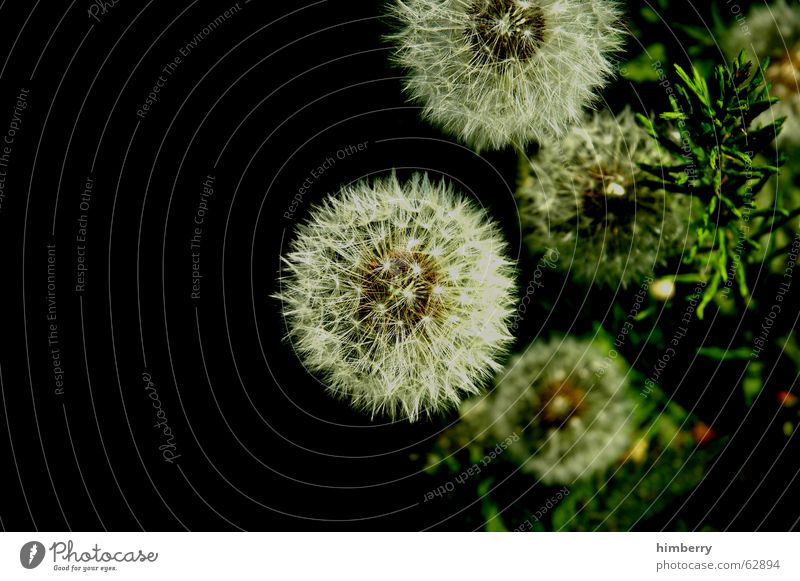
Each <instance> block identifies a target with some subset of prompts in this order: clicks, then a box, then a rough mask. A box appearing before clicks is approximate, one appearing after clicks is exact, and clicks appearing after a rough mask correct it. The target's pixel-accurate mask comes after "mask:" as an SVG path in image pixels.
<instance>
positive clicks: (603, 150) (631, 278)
mask: <svg viewBox="0 0 800 581" xmlns="http://www.w3.org/2000/svg"><path fill="white" fill-rule="evenodd" d="M666 161H667V159H666V156H665V153H664V152H663V150H660V149H659V146H658V144H657V142H656V141H655V140H654V139H652V138H651V137H650V136H649V135H648V134H647V133H646V132H645V130H644V129H643V128H641V127H640V126H639V125H638V124H637V123H636V119H635V118H634V115H633V113H632V112H631V111H630V110H629V109H625V110H624V111H623V112H622V113H621V114H620V115H619V116H617V117H614V116H613V115H612V114H610V113H608V112H607V111H603V112H600V113H595V114H593V115H592V116H591V117H590V118H589V119H588V120H587V121H586V122H585V123H584V125H583V126H576V127H573V128H572V129H571V130H570V131H569V133H567V135H566V136H565V137H564V139H563V140H562V141H561V142H560V143H553V144H547V145H543V146H542V147H541V148H540V150H539V152H538V153H537V154H536V155H535V156H534V157H533V158H532V159H531V160H530V167H531V170H532V171H531V175H530V176H529V177H527V178H525V179H524V180H523V181H522V183H521V184H520V187H519V189H518V191H517V196H518V199H519V206H520V213H521V219H522V223H523V225H524V226H525V228H526V229H527V232H528V235H527V238H526V241H527V243H528V245H529V246H530V247H531V249H532V250H533V251H534V252H540V251H542V250H543V249H545V248H555V249H557V250H558V252H559V254H560V255H561V256H562V257H573V259H572V260H571V261H570V260H562V261H561V262H560V263H559V264H560V265H561V266H562V267H564V268H569V269H570V271H571V272H572V276H573V278H574V280H576V281H577V282H581V283H589V282H591V281H592V280H594V281H595V282H597V283H598V284H602V285H609V286H613V287H616V286H617V285H620V284H621V285H622V286H627V285H628V283H630V282H633V283H634V284H638V283H639V282H640V281H641V280H642V279H643V278H644V277H646V276H647V275H649V274H651V273H652V271H653V269H654V267H656V266H657V265H658V264H660V263H662V262H663V261H664V259H665V258H666V257H667V256H668V255H669V254H671V253H674V252H676V251H677V252H680V249H681V246H682V240H683V238H684V237H685V236H686V235H687V232H688V231H689V222H690V211H689V210H690V207H691V200H690V198H689V197H687V196H680V195H673V194H666V193H665V192H664V191H663V190H661V189H658V187H656V186H655V185H652V182H651V183H646V182H645V176H644V174H643V172H642V171H641V169H640V168H639V166H638V165H637V164H638V163H647V164H650V165H654V166H659V165H661V163H662V162H666Z"/></svg>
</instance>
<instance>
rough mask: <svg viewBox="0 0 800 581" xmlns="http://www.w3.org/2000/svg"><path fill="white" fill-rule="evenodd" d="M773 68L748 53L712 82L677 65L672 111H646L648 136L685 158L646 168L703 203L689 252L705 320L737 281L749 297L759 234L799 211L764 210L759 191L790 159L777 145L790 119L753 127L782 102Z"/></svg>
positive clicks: (671, 94) (671, 89)
mask: <svg viewBox="0 0 800 581" xmlns="http://www.w3.org/2000/svg"><path fill="white" fill-rule="evenodd" d="M767 65H768V61H765V62H764V64H763V65H762V66H761V68H757V69H756V70H755V71H754V72H752V71H751V69H752V68H753V67H752V63H750V62H749V61H748V60H747V59H746V57H745V53H744V52H742V53H740V54H739V57H738V58H737V59H736V60H735V61H734V62H733V63H732V64H731V67H730V68H727V67H726V66H724V65H718V66H717V67H716V68H715V69H714V75H713V79H712V80H711V82H708V81H707V80H706V79H705V78H704V76H703V75H702V74H701V73H700V71H698V70H697V69H696V68H692V70H691V74H689V73H687V72H686V71H685V70H684V69H683V68H681V67H680V66H678V65H675V72H676V74H677V77H678V79H677V80H676V82H675V84H674V87H673V86H672V85H671V84H669V83H668V84H667V85H666V90H667V91H668V93H669V100H670V105H671V110H670V111H666V112H663V113H661V114H660V115H659V116H658V118H657V119H650V118H647V117H645V116H643V115H638V119H639V122H640V123H641V124H642V125H643V126H644V127H645V129H646V130H647V131H648V133H649V134H650V135H651V136H652V137H653V138H654V139H656V140H657V141H658V142H659V143H660V144H661V146H662V147H664V148H665V150H667V151H669V152H670V153H672V154H674V156H675V157H676V160H677V161H676V162H675V163H673V164H671V165H662V166H648V165H643V166H642V168H643V169H644V170H645V171H646V172H647V173H649V174H650V176H651V177H652V179H653V180H654V181H655V183H656V184H661V186H662V187H663V188H664V189H665V190H666V191H669V192H674V193H681V194H689V195H691V196H692V197H693V198H694V199H695V200H697V201H699V204H700V215H699V218H698V219H697V228H696V238H695V239H694V241H693V243H692V245H691V247H690V248H689V252H688V254H687V256H686V257H685V262H686V263H687V264H689V265H692V266H694V267H697V268H698V270H699V271H700V273H699V274H700V275H701V276H702V277H703V279H705V280H706V282H707V284H706V287H705V290H704V292H703V296H702V300H701V301H700V304H699V306H698V308H697V310H696V312H697V315H698V317H699V318H702V317H703V313H704V310H705V308H706V306H707V305H708V304H709V303H710V302H711V301H712V300H713V299H714V297H715V295H716V294H717V291H718V290H720V287H721V285H723V284H725V283H728V282H729V280H731V279H735V280H736V282H737V288H738V291H739V293H740V295H741V296H742V297H743V298H745V299H746V298H747V297H749V293H750V291H749V288H748V285H747V278H746V273H745V267H746V265H747V264H748V263H749V262H750V261H751V259H752V258H753V257H757V256H760V253H759V251H760V249H761V244H760V242H759V238H761V237H762V236H763V235H764V234H765V233H767V232H771V231H773V230H774V229H776V228H779V227H781V226H782V225H784V224H786V223H788V222H789V221H790V220H791V219H792V217H793V216H795V215H797V210H795V211H794V212H789V211H787V210H785V209H783V208H761V209H759V208H756V200H755V198H756V195H757V194H758V192H760V191H761V190H762V189H763V188H764V186H765V185H766V184H767V183H768V182H769V180H770V178H772V176H774V175H775V174H777V173H778V171H779V166H780V165H781V164H782V162H783V159H782V157H781V156H779V155H777V154H776V151H775V148H774V146H773V142H774V140H775V137H776V136H777V135H778V133H779V132H780V130H781V125H782V123H783V121H784V119H783V118H781V119H777V120H776V121H775V123H774V124H769V125H767V126H764V127H752V125H753V121H754V120H755V119H756V117H758V116H759V115H761V114H762V113H763V112H764V111H766V110H768V109H769V108H770V107H771V106H772V104H773V103H775V102H776V101H777V98H774V97H770V96H769V84H768V83H767V82H766V81H765V79H764V72H763V71H764V70H765V69H766V67H767ZM762 160H766V161H765V162H762ZM756 222H758V225H757V227H756V226H755V225H754V224H755V223H756ZM731 282H732V281H731Z"/></svg>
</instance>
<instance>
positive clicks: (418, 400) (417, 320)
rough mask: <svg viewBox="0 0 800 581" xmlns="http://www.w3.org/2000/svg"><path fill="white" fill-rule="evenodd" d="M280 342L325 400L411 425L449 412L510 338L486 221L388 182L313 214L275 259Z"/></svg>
mask: <svg viewBox="0 0 800 581" xmlns="http://www.w3.org/2000/svg"><path fill="white" fill-rule="evenodd" d="M283 262H284V272H283V273H282V276H281V281H280V282H281V290H280V293H279V295H278V296H279V298H280V299H282V301H283V306H284V313H285V316H286V319H287V323H288V327H289V334H290V339H291V341H292V343H293V345H294V347H295V349H296V350H297V352H298V353H299V354H300V355H301V357H302V359H303V360H304V362H305V364H306V365H307V366H308V368H309V369H310V370H311V371H314V372H316V373H318V374H319V375H320V376H321V377H322V378H323V379H324V382H325V383H326V385H327V387H328V388H329V389H330V391H332V392H333V393H334V394H336V395H338V396H341V397H343V398H347V399H349V400H350V401H351V402H352V404H353V405H354V406H355V407H357V408H360V409H365V410H367V411H369V412H370V413H371V414H373V415H374V414H376V413H378V412H385V413H387V414H389V415H390V416H391V417H404V418H408V419H409V420H411V421H414V420H416V419H417V418H418V416H419V415H420V414H426V415H429V414H431V413H434V412H440V411H443V410H445V409H447V408H449V407H453V406H456V405H457V404H458V403H459V402H460V401H461V399H462V398H463V397H464V396H465V395H467V394H474V393H477V392H479V391H480V387H481V384H482V383H483V382H484V381H485V380H486V379H487V378H488V377H490V376H491V375H492V374H493V373H494V372H495V371H496V370H497V369H498V367H499V366H498V363H497V359H498V357H499V356H501V355H502V354H503V352H504V350H505V348H506V346H507V344H508V342H509V341H510V340H511V336H510V335H509V331H508V319H509V318H510V316H511V312H512V303H513V299H512V293H513V291H514V282H513V270H512V265H511V263H510V262H509V261H508V260H507V258H506V243H505V242H504V240H503V238H502V236H501V233H500V231H499V229H498V227H497V225H496V224H495V223H493V222H491V221H489V220H488V219H487V217H486V214H485V213H484V212H483V211H482V210H481V209H479V208H477V207H476V206H474V205H473V204H472V203H470V202H468V201H467V200H466V199H464V198H462V197H460V196H459V195H457V194H456V193H454V191H453V189H452V188H451V187H450V186H448V185H447V184H445V183H444V182H441V183H432V182H431V181H429V179H428V177H427V176H423V175H415V176H414V177H413V178H412V179H411V180H410V181H409V182H408V183H406V184H401V183H400V182H399V181H398V180H397V178H396V177H395V176H394V175H392V176H391V177H389V178H386V179H382V180H377V181H375V182H373V183H367V182H359V183H357V184H355V185H352V186H348V187H345V188H344V189H343V190H342V191H341V192H339V194H338V195H335V196H331V197H329V198H328V199H327V200H325V201H324V202H323V203H322V204H321V205H319V206H317V207H315V208H314V209H313V210H312V212H311V216H310V218H309V220H308V221H307V222H306V223H305V224H303V225H301V226H299V227H298V229H297V233H296V238H295V240H294V241H293V242H292V244H291V247H290V250H289V252H288V254H287V255H286V257H285V258H284V261H283Z"/></svg>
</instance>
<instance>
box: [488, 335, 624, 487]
mask: <svg viewBox="0 0 800 581" xmlns="http://www.w3.org/2000/svg"><path fill="white" fill-rule="evenodd" d="M627 372H628V369H627V366H626V365H625V364H624V363H623V362H622V361H621V360H620V357H619V356H617V357H615V358H613V359H612V358H610V357H609V356H608V354H607V353H606V352H605V351H603V350H601V349H600V348H599V347H597V346H595V345H593V344H592V343H591V342H589V341H583V340H578V339H575V338H573V337H556V338H554V339H552V340H551V341H550V342H548V343H544V342H541V343H540V342H537V343H535V344H533V345H531V346H530V347H529V348H528V350H527V351H526V352H525V353H523V354H522V355H518V356H516V357H514V358H513V359H512V360H511V361H510V363H509V364H508V366H507V368H506V370H505V371H504V372H503V373H502V374H500V375H498V381H497V387H496V388H495V391H494V393H493V394H492V398H491V400H490V401H491V404H490V405H491V408H492V415H493V416H494V419H495V423H494V426H493V428H492V429H493V431H494V436H495V438H496V439H497V440H502V439H503V438H506V437H508V436H509V435H510V434H516V435H518V436H519V439H518V440H517V441H516V442H514V443H513V444H511V445H510V446H509V449H508V453H509V454H510V455H511V456H512V459H513V460H515V461H516V462H517V463H518V464H519V465H520V466H521V469H522V471H524V472H527V473H530V474H533V475H535V476H536V477H537V478H539V479H540V480H541V481H542V482H543V483H545V484H554V483H559V484H568V483H571V482H573V481H576V480H581V479H584V478H588V477H589V476H591V475H593V474H595V473H598V472H602V471H603V470H605V469H607V468H608V467H609V466H611V465H612V464H614V462H616V461H617V460H619V459H620V457H621V456H622V455H623V454H624V452H625V451H626V450H627V449H628V447H629V446H630V443H631V435H632V432H633V422H632V420H631V419H630V418H631V411H632V409H633V403H632V398H631V396H630V395H629V393H628V391H627V390H628V381H627V377H626V376H627Z"/></svg>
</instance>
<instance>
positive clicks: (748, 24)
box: [722, 0, 800, 148]
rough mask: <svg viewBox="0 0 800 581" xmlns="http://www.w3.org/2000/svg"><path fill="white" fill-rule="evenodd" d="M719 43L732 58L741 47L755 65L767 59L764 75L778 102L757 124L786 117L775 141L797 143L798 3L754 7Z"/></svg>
mask: <svg viewBox="0 0 800 581" xmlns="http://www.w3.org/2000/svg"><path fill="white" fill-rule="evenodd" d="M722 45H723V47H724V48H725V50H726V52H727V53H728V57H729V58H731V59H733V58H735V57H736V56H737V55H738V54H739V52H740V51H742V50H746V51H747V56H748V57H749V58H750V60H751V61H753V64H754V65H758V63H760V62H761V61H763V60H764V59H765V58H767V57H769V58H770V64H769V66H768V67H767V69H766V70H765V71H764V76H765V77H766V79H767V81H769V82H770V83H772V90H771V91H770V94H771V95H772V96H773V97H778V98H780V101H778V102H777V103H776V104H774V105H773V106H772V107H771V108H770V110H768V111H765V112H764V113H762V114H761V115H760V116H759V117H758V118H757V119H756V123H761V124H762V125H769V124H772V123H773V122H774V121H775V120H776V119H777V118H779V117H786V122H785V123H784V124H783V131H782V132H781V134H780V135H779V136H778V143H780V144H781V145H786V146H790V147H793V148H796V147H798V146H800V6H798V5H797V3H796V2H795V3H793V4H791V5H790V4H788V3H787V2H785V0H777V1H776V2H774V3H773V4H771V5H763V6H756V7H753V8H752V10H751V11H750V14H749V15H748V16H747V18H745V19H743V20H741V21H738V22H734V23H733V24H732V25H731V28H730V30H729V32H728V33H727V34H726V35H725V36H724V37H723V39H722Z"/></svg>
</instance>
